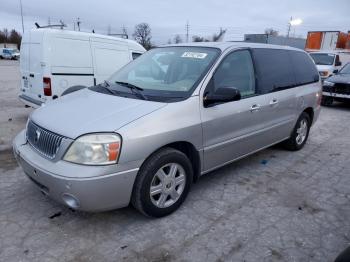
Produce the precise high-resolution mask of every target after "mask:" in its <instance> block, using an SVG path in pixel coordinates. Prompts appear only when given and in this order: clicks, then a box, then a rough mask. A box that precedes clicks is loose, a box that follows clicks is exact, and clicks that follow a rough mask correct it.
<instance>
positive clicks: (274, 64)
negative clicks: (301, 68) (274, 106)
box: [253, 48, 295, 94]
mask: <svg viewBox="0 0 350 262" xmlns="http://www.w3.org/2000/svg"><path fill="white" fill-rule="evenodd" d="M253 55H254V61H255V65H256V72H257V77H258V92H259V93H260V94H266V93H270V92H275V91H280V90H284V89H287V88H291V87H293V86H295V78H294V74H293V66H292V64H291V61H290V58H289V56H288V53H287V51H286V50H279V49H267V48H257V49H253Z"/></svg>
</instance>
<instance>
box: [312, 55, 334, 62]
mask: <svg viewBox="0 0 350 262" xmlns="http://www.w3.org/2000/svg"><path fill="white" fill-rule="evenodd" d="M310 55H311V57H312V59H313V60H314V61H315V64H316V65H333V62H334V57H335V55H334V54H326V53H323V54H320V53H314V54H313V53H311V54H310Z"/></svg>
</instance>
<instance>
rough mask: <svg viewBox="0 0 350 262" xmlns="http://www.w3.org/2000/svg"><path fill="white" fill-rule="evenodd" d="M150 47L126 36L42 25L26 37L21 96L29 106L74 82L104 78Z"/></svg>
mask: <svg viewBox="0 0 350 262" xmlns="http://www.w3.org/2000/svg"><path fill="white" fill-rule="evenodd" d="M145 51H146V50H145V49H144V48H143V47H142V46H141V45H139V44H138V43H137V42H135V41H132V40H127V39H123V38H116V37H112V36H106V35H99V34H94V33H84V32H76V31H68V30H63V29H52V28H38V29H32V30H30V31H29V32H28V33H25V34H24V36H23V38H22V44H21V55H20V71H21V90H20V91H21V92H20V95H19V98H20V100H21V101H22V102H23V103H24V104H25V105H28V106H32V107H39V106H40V105H41V104H42V103H45V102H47V101H48V100H51V99H56V98H58V97H59V96H60V95H61V94H62V92H63V91H65V90H66V89H67V88H69V87H72V86H77V85H80V86H92V85H96V84H99V83H101V82H103V81H104V80H105V79H107V78H108V77H109V76H110V75H111V74H112V73H114V72H115V71H116V70H118V69H119V68H121V67H122V66H124V65H125V64H127V63H129V62H130V61H131V60H133V59H135V58H136V57H138V56H139V55H141V54H142V53H144V52H145Z"/></svg>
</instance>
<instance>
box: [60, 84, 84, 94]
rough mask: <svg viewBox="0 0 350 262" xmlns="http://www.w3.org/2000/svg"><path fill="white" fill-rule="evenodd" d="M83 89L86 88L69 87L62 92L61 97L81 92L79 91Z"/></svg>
mask: <svg viewBox="0 0 350 262" xmlns="http://www.w3.org/2000/svg"><path fill="white" fill-rule="evenodd" d="M84 88H86V86H71V87H68V88H67V89H66V90H64V91H63V93H62V94H61V96H65V95H68V94H70V93H73V92H75V91H78V90H81V89H84Z"/></svg>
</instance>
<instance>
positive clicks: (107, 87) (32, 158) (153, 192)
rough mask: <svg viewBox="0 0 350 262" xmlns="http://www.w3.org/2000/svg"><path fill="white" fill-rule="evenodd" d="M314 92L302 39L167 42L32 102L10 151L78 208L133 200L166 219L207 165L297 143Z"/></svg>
mask: <svg viewBox="0 0 350 262" xmlns="http://www.w3.org/2000/svg"><path fill="white" fill-rule="evenodd" d="M321 92H322V91H321V82H320V79H319V74H318V72H317V69H316V66H315V64H314V62H313V61H312V59H311V58H310V56H309V55H308V54H307V53H305V52H304V51H302V50H299V49H294V48H290V47H281V46H273V45H265V44H251V43H238V42H236V43H224V42H221V43H197V44H182V45H173V46H165V47H160V48H155V49H152V50H150V51H148V52H147V53H145V54H144V55H142V56H140V57H139V58H138V59H136V60H134V61H132V62H131V63H129V64H127V65H126V66H124V67H123V68H121V69H120V70H118V71H117V72H116V73H115V74H113V75H112V76H111V77H110V78H109V79H108V80H107V81H105V82H104V83H102V84H99V85H96V86H92V87H89V88H85V89H82V90H79V91H76V92H72V93H70V94H68V95H65V96H62V97H61V98H59V99H57V100H53V101H52V102H50V103H47V104H46V105H45V106H42V107H40V108H39V109H37V110H35V111H34V112H33V113H32V115H31V116H30V117H29V120H28V123H27V127H26V129H25V130H23V131H22V132H21V133H19V134H18V135H17V137H16V138H15V140H14V144H13V147H14V153H15V155H16V158H17V160H18V162H19V164H20V165H21V166H22V168H23V170H24V173H25V174H26V175H27V176H28V177H29V178H30V180H32V181H33V182H34V184H36V185H37V186H38V188H39V189H40V190H41V191H42V192H44V193H45V194H47V195H48V196H49V197H51V198H53V199H55V200H56V201H58V202H61V203H63V204H65V205H67V206H69V207H71V208H73V209H77V210H85V211H104V210H110V209H115V208H120V207H124V206H127V205H128V204H129V203H132V205H133V206H134V207H135V208H137V209H138V210H139V211H141V212H142V213H143V214H145V215H148V216H153V217H161V216H165V215H168V214H170V213H171V212H173V211H174V210H176V209H177V208H178V207H179V206H180V205H181V204H182V203H183V201H184V200H185V198H186V196H187V194H188V192H189V190H190V187H191V184H192V183H193V182H194V181H196V180H197V179H198V178H199V177H200V176H201V175H202V174H205V173H208V172H210V171H212V170H214V169H217V168H219V167H221V166H223V165H226V164H229V163H231V162H233V161H235V160H238V159H240V158H242V157H245V156H247V155H250V154H253V153H254V152H257V151H259V150H262V149H264V148H267V147H269V146H271V145H274V144H277V143H281V142H282V143H283V144H284V145H285V146H286V148H287V149H290V150H299V149H301V148H302V147H303V146H304V144H305V142H306V141H307V138H308V135H309V130H310V127H311V126H312V124H313V123H314V122H315V121H316V119H317V117H318V115H319V112H320V102H321V94H322V93H321Z"/></svg>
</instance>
